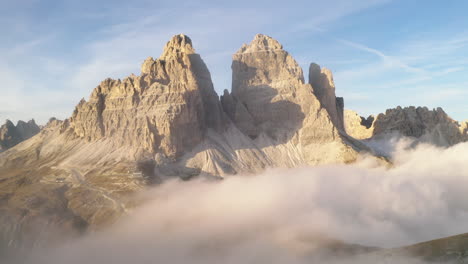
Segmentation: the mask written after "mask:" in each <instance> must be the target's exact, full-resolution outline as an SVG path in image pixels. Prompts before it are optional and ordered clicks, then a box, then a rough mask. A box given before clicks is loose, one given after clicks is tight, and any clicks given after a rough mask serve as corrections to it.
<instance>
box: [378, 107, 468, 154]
mask: <svg viewBox="0 0 468 264" xmlns="http://www.w3.org/2000/svg"><path fill="white" fill-rule="evenodd" d="M394 132H397V133H399V134H400V135H403V136H408V137H415V138H419V139H420V140H422V141H427V142H431V143H434V144H436V145H439V146H451V145H454V144H457V143H460V142H462V141H464V138H463V135H462V134H461V133H460V128H459V124H458V122H457V121H455V120H453V119H452V118H450V117H449V116H448V115H447V114H446V113H445V112H444V110H442V108H440V107H439V108H437V109H434V110H429V109H428V108H427V107H413V106H411V107H405V108H401V107H397V108H394V109H388V110H387V111H385V114H379V115H378V116H377V118H376V120H375V122H374V132H373V135H374V137H382V136H384V135H386V134H390V133H394Z"/></svg>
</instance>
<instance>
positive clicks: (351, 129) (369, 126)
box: [344, 110, 374, 139]
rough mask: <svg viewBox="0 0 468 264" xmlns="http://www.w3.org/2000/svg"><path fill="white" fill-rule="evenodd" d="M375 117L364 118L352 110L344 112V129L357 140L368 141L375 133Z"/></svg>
mask: <svg viewBox="0 0 468 264" xmlns="http://www.w3.org/2000/svg"><path fill="white" fill-rule="evenodd" d="M373 123H374V116H369V117H368V118H364V117H362V116H359V114H358V113H356V112H355V111H352V110H345V111H344V127H345V130H346V133H347V134H348V135H350V136H352V137H353V138H356V139H368V138H371V137H372V133H373V132H374V127H373Z"/></svg>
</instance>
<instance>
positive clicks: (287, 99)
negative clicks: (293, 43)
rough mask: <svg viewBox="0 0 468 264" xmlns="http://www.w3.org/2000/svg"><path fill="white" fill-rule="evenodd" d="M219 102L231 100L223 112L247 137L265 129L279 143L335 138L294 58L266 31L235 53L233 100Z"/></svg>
mask: <svg viewBox="0 0 468 264" xmlns="http://www.w3.org/2000/svg"><path fill="white" fill-rule="evenodd" d="M226 96H227V95H226V94H225V96H223V97H226ZM223 100H226V101H231V102H229V103H227V104H225V105H226V107H225V109H226V111H227V112H228V114H229V116H230V117H231V118H232V119H233V120H234V122H235V124H236V125H237V126H238V128H239V129H240V130H241V131H242V132H244V133H245V134H247V135H249V136H250V137H251V138H256V137H258V136H259V135H260V134H261V133H265V134H266V135H268V136H270V137H271V138H273V139H275V140H278V141H280V142H285V141H288V140H293V141H295V142H296V143H298V142H301V143H303V144H307V143H309V142H312V141H314V140H321V141H331V140H333V139H334V138H336V137H337V136H338V134H337V131H336V129H335V126H334V125H333V124H332V122H331V120H330V118H329V116H328V115H327V113H326V112H325V111H322V110H321V106H320V102H319V100H318V99H317V97H316V96H315V95H314V93H313V90H312V87H311V86H310V85H309V84H305V83H304V77H303V72H302V69H301V68H300V67H299V65H298V64H297V62H296V61H295V60H294V59H293V58H292V57H291V56H290V55H289V54H288V52H286V51H285V50H283V48H282V46H281V44H280V43H278V41H276V40H274V39H272V38H270V37H268V36H265V35H261V34H259V35H256V36H255V38H254V40H253V41H252V42H251V43H250V44H249V45H244V46H242V48H241V49H240V50H239V51H238V52H237V53H235V54H234V56H233V63H232V98H229V99H228V98H227V97H226V98H223ZM312 127H313V128H312Z"/></svg>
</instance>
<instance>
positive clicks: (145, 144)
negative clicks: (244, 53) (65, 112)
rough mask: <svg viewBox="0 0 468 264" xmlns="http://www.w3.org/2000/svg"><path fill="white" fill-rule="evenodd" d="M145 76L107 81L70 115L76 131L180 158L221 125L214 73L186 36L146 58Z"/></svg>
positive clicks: (140, 150)
mask: <svg viewBox="0 0 468 264" xmlns="http://www.w3.org/2000/svg"><path fill="white" fill-rule="evenodd" d="M141 72H142V74H141V76H135V75H130V76H129V77H127V78H124V79H123V80H113V79H106V80H104V81H103V82H101V84H100V85H99V86H98V87H96V88H95V89H94V91H93V93H92V95H91V97H90V100H89V101H88V102H85V101H82V102H80V103H79V104H78V105H77V107H76V110H75V112H74V114H73V116H72V118H71V123H70V124H71V129H72V130H73V132H74V134H75V135H77V136H79V137H80V138H84V139H86V140H87V141H89V142H94V141H97V140H101V139H103V140H109V141H111V142H112V144H113V145H115V146H116V147H127V148H129V152H131V153H146V154H150V155H152V154H154V153H163V154H165V155H167V156H179V155H181V154H182V153H183V152H185V151H187V150H190V149H191V148H192V147H194V146H195V145H197V144H198V143H200V141H201V140H202V138H203V135H204V133H205V132H206V130H207V129H208V128H214V129H221V127H222V109H221V106H220V103H219V99H218V96H217V95H216V92H215V91H214V88H213V83H212V81H211V76H210V73H209V71H208V69H207V67H206V65H205V63H204V62H203V60H202V59H201V57H200V55H198V54H196V53H195V50H194V48H193V47H192V41H191V40H190V38H189V37H187V36H185V35H182V34H181V35H176V36H174V37H172V39H171V40H170V41H169V42H168V43H167V45H166V47H165V48H164V52H163V54H162V55H161V57H160V58H158V59H153V58H152V57H148V58H147V59H146V60H145V61H144V62H143V64H142V67H141Z"/></svg>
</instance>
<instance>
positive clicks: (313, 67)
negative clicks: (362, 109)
mask: <svg viewBox="0 0 468 264" xmlns="http://www.w3.org/2000/svg"><path fill="white" fill-rule="evenodd" d="M309 83H310V84H311V85H312V88H313V89H314V93H315V95H316V96H317V98H318V99H319V100H320V102H321V103H322V107H323V108H325V109H326V110H327V111H328V114H329V115H330V118H331V119H332V121H333V124H334V125H335V126H336V127H337V128H338V129H340V130H342V131H344V124H343V111H344V101H343V98H342V97H336V95H335V82H334V81H333V75H332V72H331V71H330V70H329V69H327V68H320V66H319V65H318V64H315V63H311V64H310V67H309Z"/></svg>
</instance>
